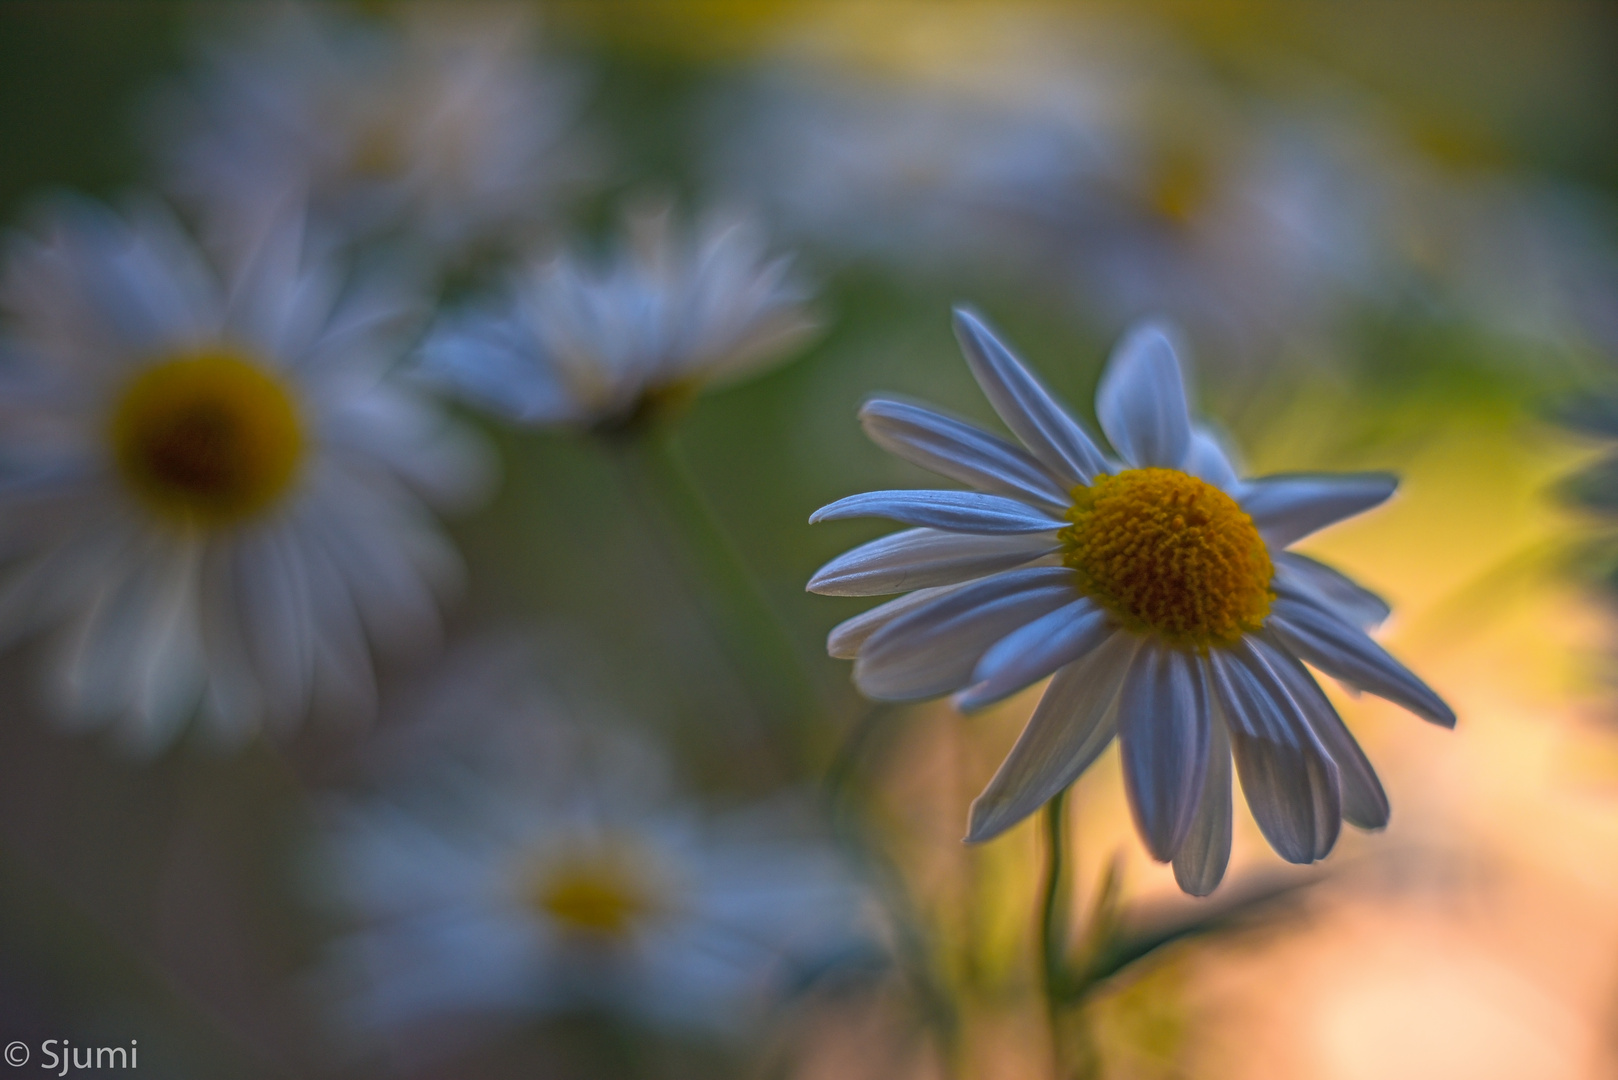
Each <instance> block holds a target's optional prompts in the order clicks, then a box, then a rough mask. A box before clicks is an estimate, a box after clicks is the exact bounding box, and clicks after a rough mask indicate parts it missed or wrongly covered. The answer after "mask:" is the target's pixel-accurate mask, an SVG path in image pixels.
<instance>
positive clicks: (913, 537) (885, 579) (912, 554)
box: [808, 529, 1060, 596]
mask: <svg viewBox="0 0 1618 1080" xmlns="http://www.w3.org/2000/svg"><path fill="white" fill-rule="evenodd" d="M1058 547H1060V545H1059V544H1058V543H1057V541H1056V539H1055V538H1054V537H1051V536H1045V535H1042V534H1039V533H1013V534H1011V535H1009V536H982V535H979V534H976V533H953V532H941V531H939V530H937V529H907V530H905V531H904V532H901V533H894V534H893V535H891V536H884V537H882V538H881V539H880V540H872V541H871V542H870V543H868V544H861V545H860V546H859V547H857V548H854V549H852V550H850V551H846V552H844V553H843V554H841V555H839V556H837V558H835V559H833V560H832V561H831V562H829V563H827V564H826V565H825V566H822V567H821V568H820V569H819V570H817V571H815V576H814V577H812V578H810V579H809V585H808V589H809V591H810V592H812V593H820V594H822V595H823V596H879V595H881V594H882V593H896V592H908V591H909V590H911V589H927V588H932V587H933V586H936V585H953V584H955V583H957V582H961V581H969V580H971V579H972V578H976V577H983V576H984V575H985V574H993V573H997V572H999V571H1001V570H1010V569H1011V568H1013V567H1016V566H1021V565H1022V564H1023V563H1026V562H1032V561H1033V560H1035V559H1037V558H1039V557H1041V556H1042V555H1048V554H1050V553H1051V552H1052V551H1055V550H1057V548H1058Z"/></svg>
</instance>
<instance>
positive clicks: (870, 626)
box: [826, 585, 960, 660]
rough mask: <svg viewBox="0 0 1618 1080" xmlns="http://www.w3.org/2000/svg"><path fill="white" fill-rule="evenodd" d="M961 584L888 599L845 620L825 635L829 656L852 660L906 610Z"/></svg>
mask: <svg viewBox="0 0 1618 1080" xmlns="http://www.w3.org/2000/svg"><path fill="white" fill-rule="evenodd" d="M959 587H960V586H958V585H941V586H939V587H938V588H936V589H917V590H916V591H915V592H913V593H907V594H906V595H904V596H901V597H899V598H898V599H897V600H889V601H888V602H887V603H885V604H878V605H877V606H876V607H874V608H872V609H871V610H870V611H865V612H861V613H860V614H858V615H856V616H854V617H853V618H852V619H845V620H844V621H843V622H840V623H838V624H837V625H836V626H834V627H832V629H831V633H829V634H827V635H826V654H827V655H828V656H834V657H836V658H837V659H839V660H852V659H854V658H855V657H856V656H858V655H859V653H860V647H861V646H863V645H864V644H865V642H866V640H867V639H869V638H870V636H871V635H872V634H874V633H876V632H877V631H878V630H880V629H882V628H883V627H884V626H886V625H888V623H890V622H892V621H893V620H894V619H897V618H898V617H899V616H901V615H903V614H904V613H905V612H907V611H914V610H915V609H916V608H918V607H920V606H922V605H923V604H925V603H928V602H929V601H931V600H933V599H935V598H936V597H939V596H943V595H944V594H945V593H947V592H951V591H953V590H954V589H957V588H959Z"/></svg>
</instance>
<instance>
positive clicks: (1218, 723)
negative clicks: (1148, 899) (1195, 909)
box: [1174, 708, 1231, 896]
mask: <svg viewBox="0 0 1618 1080" xmlns="http://www.w3.org/2000/svg"><path fill="white" fill-rule="evenodd" d="M1230 772H1231V764H1230V734H1229V733H1228V732H1227V731H1226V730H1225V722H1224V720H1223V719H1222V718H1221V717H1220V716H1219V711H1218V709H1217V708H1216V709H1215V710H1214V711H1213V715H1212V716H1211V717H1210V719H1209V724H1208V778H1207V780H1206V781H1204V782H1203V785H1202V801H1201V803H1199V804H1198V806H1197V813H1196V816H1195V817H1194V818H1192V819H1191V831H1190V832H1188V833H1186V836H1185V842H1184V843H1183V844H1181V845H1180V850H1179V851H1177V852H1175V853H1174V880H1175V882H1176V883H1177V884H1178V885H1179V886H1180V888H1181V889H1182V890H1183V891H1185V892H1187V893H1190V894H1191V895H1192V896H1207V895H1208V894H1209V893H1211V892H1213V891H1214V889H1216V888H1218V887H1219V883H1220V881H1222V880H1224V877H1225V867H1226V866H1228V865H1229V864H1230V834H1231V792H1230V780H1231V778H1230Z"/></svg>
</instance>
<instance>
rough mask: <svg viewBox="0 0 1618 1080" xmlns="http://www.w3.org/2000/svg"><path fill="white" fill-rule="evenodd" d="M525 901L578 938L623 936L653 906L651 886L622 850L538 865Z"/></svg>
mask: <svg viewBox="0 0 1618 1080" xmlns="http://www.w3.org/2000/svg"><path fill="white" fill-rule="evenodd" d="M529 899H530V901H531V902H532V903H533V905H534V907H535V908H537V909H538V910H539V911H541V912H542V913H544V914H545V915H548V916H549V917H550V918H552V919H554V920H555V921H556V922H557V923H558V924H559V925H560V926H561V928H562V929H563V930H564V931H566V932H568V933H571V934H573V935H575V936H578V937H586V938H594V939H597V940H615V939H623V938H625V937H628V936H629V935H630V934H631V933H633V932H634V930H635V928H636V926H637V925H639V924H640V923H642V922H644V921H645V920H646V919H647V918H648V917H650V916H652V915H654V914H655V913H656V912H657V911H658V909H659V907H660V904H659V901H658V897H657V890H656V889H655V888H654V883H653V882H652V881H650V880H649V879H648V877H647V875H646V874H644V873H642V872H640V871H638V870H637V869H636V868H635V867H634V866H632V865H630V862H629V860H628V859H627V858H626V857H625V856H624V854H623V853H615V852H581V853H573V854H569V855H566V856H563V857H561V858H558V859H554V860H552V861H549V862H547V863H546V864H543V865H541V867H540V868H539V870H538V872H537V873H535V874H534V875H533V878H532V881H531V884H530V892H529Z"/></svg>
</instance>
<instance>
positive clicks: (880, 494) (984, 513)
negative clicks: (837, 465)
mask: <svg viewBox="0 0 1618 1080" xmlns="http://www.w3.org/2000/svg"><path fill="white" fill-rule="evenodd" d="M859 517H885V518H891V519H893V520H894V521H899V522H903V523H904V524H906V525H920V526H926V527H928V528H933V529H944V530H947V531H949V532H969V533H1001V534H1004V533H1037V532H1056V531H1057V530H1059V529H1061V528H1062V527H1063V526H1064V523H1063V522H1061V521H1056V520H1054V519H1052V518H1048V517H1045V516H1044V515H1041V514H1037V513H1035V512H1034V511H1033V510H1031V509H1029V508H1028V506H1027V505H1025V504H1024V503H1020V502H1017V501H1016V500H1015V499H1007V498H1004V497H1002V496H1000V495H984V494H982V493H981V492H977V491H865V492H861V493H860V494H858V495H850V496H849V497H848V498H846V499H838V500H837V501H836V502H834V503H832V504H831V505H829V506H823V507H821V508H820V509H819V510H816V511H815V512H814V513H813V514H811V515H810V516H809V523H810V524H811V525H813V524H816V523H817V522H821V521H838V520H841V519H843V518H859Z"/></svg>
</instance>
